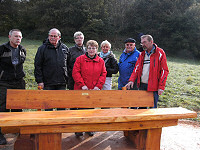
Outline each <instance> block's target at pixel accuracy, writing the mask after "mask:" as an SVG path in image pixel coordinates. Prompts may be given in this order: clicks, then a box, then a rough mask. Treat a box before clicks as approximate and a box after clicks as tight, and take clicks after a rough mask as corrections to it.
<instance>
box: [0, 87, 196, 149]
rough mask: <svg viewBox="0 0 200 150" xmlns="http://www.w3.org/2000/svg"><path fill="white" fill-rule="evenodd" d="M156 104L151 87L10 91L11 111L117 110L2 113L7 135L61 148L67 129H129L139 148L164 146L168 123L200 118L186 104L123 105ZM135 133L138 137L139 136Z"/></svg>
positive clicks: (127, 133)
mask: <svg viewBox="0 0 200 150" xmlns="http://www.w3.org/2000/svg"><path fill="white" fill-rule="evenodd" d="M152 106H153V93H152V92H147V91H129V90H120V91H119V90H111V91H93V90H90V91H75V90H74V91H69V90H50V91H48V90H8V91H7V108H8V109H50V108H100V107H104V108H105V107H106V108H107V107H110V108H112V107H113V108H115V109H86V110H65V111H30V112H27V111H26V112H1V113H0V127H2V130H3V132H6V133H9V132H10V133H12V132H16V131H17V132H18V133H20V134H22V135H32V136H31V137H33V139H34V140H33V141H34V146H33V147H32V149H35V150H48V149H51V150H60V149H61V142H62V137H61V134H62V133H64V132H90V131H125V136H126V137H128V138H129V139H130V140H132V141H133V142H136V144H137V148H138V149H139V150H144V149H148V150H159V149H160V138H161V132H162V127H167V126H174V125H177V123H178V119H183V118H195V117H197V114H196V113H195V112H193V111H190V110H187V109H184V108H158V109H137V110H136V109H124V108H121V107H125V108H126V107H152ZM135 130H139V131H135ZM135 132H137V133H138V134H137V136H138V138H137V139H138V140H135V139H134V135H135Z"/></svg>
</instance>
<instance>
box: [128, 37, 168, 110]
mask: <svg viewBox="0 0 200 150" xmlns="http://www.w3.org/2000/svg"><path fill="white" fill-rule="evenodd" d="M141 45H142V48H143V50H144V51H143V52H141V54H140V56H139V58H138V61H137V63H136V65H135V69H134V71H133V73H132V75H131V77H130V79H129V83H128V84H127V85H126V87H127V89H130V88H132V87H133V86H134V82H135V80H136V79H137V86H138V87H139V90H147V91H153V93H154V108H157V102H158V98H159V95H161V94H162V93H163V91H164V89H165V85H166V81H167V76H168V73H169V70H168V67H167V59H166V55H165V52H164V51H163V49H161V48H159V47H158V46H157V45H156V44H155V43H154V41H153V37H152V36H151V35H143V36H141Z"/></svg>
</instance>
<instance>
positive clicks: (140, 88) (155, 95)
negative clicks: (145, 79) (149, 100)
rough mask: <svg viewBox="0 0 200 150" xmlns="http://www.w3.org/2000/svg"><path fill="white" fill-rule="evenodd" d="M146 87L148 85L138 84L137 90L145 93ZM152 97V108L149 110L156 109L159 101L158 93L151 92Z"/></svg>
mask: <svg viewBox="0 0 200 150" xmlns="http://www.w3.org/2000/svg"><path fill="white" fill-rule="evenodd" d="M147 87H148V84H145V83H140V87H139V90H146V91H147ZM153 97H154V107H151V108H157V107H158V105H157V103H158V99H159V95H158V91H154V92H153ZM140 108H146V107H140Z"/></svg>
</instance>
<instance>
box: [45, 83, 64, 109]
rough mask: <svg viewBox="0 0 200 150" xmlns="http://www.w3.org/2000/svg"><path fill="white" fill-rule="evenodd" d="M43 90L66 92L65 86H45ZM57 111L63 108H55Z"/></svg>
mask: <svg viewBox="0 0 200 150" xmlns="http://www.w3.org/2000/svg"><path fill="white" fill-rule="evenodd" d="M44 90H66V85H64V84H60V85H47V86H44ZM52 110H53V109H45V111H52ZM57 110H65V108H57Z"/></svg>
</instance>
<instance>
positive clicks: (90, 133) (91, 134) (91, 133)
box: [86, 132, 94, 136]
mask: <svg viewBox="0 0 200 150" xmlns="http://www.w3.org/2000/svg"><path fill="white" fill-rule="evenodd" d="M86 133H87V134H88V135H89V136H93V135H94V132H86Z"/></svg>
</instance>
